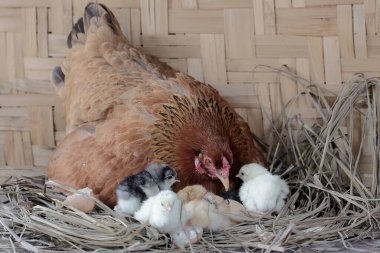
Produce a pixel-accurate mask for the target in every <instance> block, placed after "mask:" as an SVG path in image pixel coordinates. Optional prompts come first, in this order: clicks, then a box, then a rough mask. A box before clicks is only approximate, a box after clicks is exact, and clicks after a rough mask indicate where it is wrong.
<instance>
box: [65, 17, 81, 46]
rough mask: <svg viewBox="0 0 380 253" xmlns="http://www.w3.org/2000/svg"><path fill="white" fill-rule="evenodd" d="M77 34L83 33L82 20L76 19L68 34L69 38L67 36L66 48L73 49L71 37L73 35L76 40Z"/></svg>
mask: <svg viewBox="0 0 380 253" xmlns="http://www.w3.org/2000/svg"><path fill="white" fill-rule="evenodd" d="M78 33H84V23H83V18H80V19H78V21H77V22H76V23H75V25H74V26H73V29H72V30H71V32H70V33H69V36H67V47H68V48H72V47H73V36H74V35H75V36H76V37H77V38H78Z"/></svg>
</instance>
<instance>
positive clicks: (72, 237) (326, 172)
mask: <svg viewBox="0 0 380 253" xmlns="http://www.w3.org/2000/svg"><path fill="white" fill-rule="evenodd" d="M260 67H265V68H269V67H267V66H260ZM270 70H271V71H277V72H278V73H279V75H282V76H286V77H287V78H291V79H295V80H297V81H298V82H299V83H301V84H303V85H304V90H303V91H302V92H301V93H299V94H298V95H297V96H296V97H294V98H293V99H292V100H291V101H290V102H288V103H287V104H286V105H285V104H284V103H283V102H282V112H281V114H280V116H279V118H278V120H276V121H275V122H273V128H272V131H271V135H270V138H269V139H270V143H269V144H267V145H266V144H264V143H263V145H265V148H266V150H267V153H268V160H269V161H270V164H271V166H270V169H271V170H272V172H274V173H275V174H280V175H281V176H282V177H283V178H284V179H286V181H287V182H288V184H289V186H290V188H291V192H292V194H291V197H289V199H288V201H287V204H286V205H285V208H284V209H283V210H282V212H281V213H280V214H279V215H278V216H270V215H264V216H263V215H257V214H255V213H251V215H250V216H249V217H245V220H246V222H244V223H241V224H239V225H236V226H234V227H231V228H229V229H227V230H225V231H218V232H210V231H206V232H205V233H204V234H203V238H202V239H201V241H200V242H198V243H196V244H193V245H192V246H191V248H190V250H193V251H203V252H211V251H212V252H242V251H246V252H249V251H254V250H255V249H260V250H262V251H264V252H270V251H285V250H297V249H300V248H301V249H302V248H303V247H313V249H315V250H318V249H320V248H319V247H326V245H331V243H335V244H336V243H337V242H340V246H343V247H350V243H351V242H352V241H355V240H359V239H362V238H375V237H376V235H378V234H376V233H377V232H379V227H380V222H379V218H380V201H379V199H377V198H378V197H379V195H380V194H379V191H380V189H379V186H380V184H379V174H380V173H379V171H378V169H376V168H379V156H378V154H379V142H380V137H379V136H378V131H377V129H378V127H379V122H378V121H377V119H378V118H379V113H380V112H379V111H378V108H379V105H378V103H379V102H380V101H379V98H380V96H379V95H380V92H379V88H378V87H377V86H378V84H379V81H378V79H367V78H365V77H364V76H362V75H356V76H355V77H354V78H353V79H352V80H351V81H350V82H349V83H347V84H346V85H345V86H344V88H343V89H342V91H341V92H340V94H338V95H336V94H332V93H331V92H329V91H328V90H325V89H323V88H321V87H318V86H315V85H310V84H309V83H308V82H307V80H304V79H301V78H299V77H297V76H296V75H294V74H292V73H291V72H290V71H288V70H286V69H270ZM278 87H279V91H280V94H281V90H282V89H283V88H284V87H282V86H281V83H280V82H279V86H278ZM335 96H336V97H337V98H336V99H334V100H333V99H332V98H333V97H335ZM278 99H281V101H283V99H282V97H281V96H280V98H278ZM299 99H304V100H305V99H306V100H307V103H310V104H312V105H313V107H314V109H315V111H316V112H317V113H318V118H316V120H315V121H314V122H313V123H312V124H306V122H305V121H304V120H303V118H302V117H301V116H300V115H297V114H294V113H292V109H293V108H294V106H293V105H294V103H296V102H297V101H298V100H299ZM355 111H358V112H360V113H361V114H362V116H364V118H365V119H366V120H362V124H363V125H362V128H361V129H362V133H361V134H362V137H364V136H365V135H366V134H369V135H370V136H371V138H370V139H371V143H370V146H371V148H372V151H373V154H374V155H373V168H374V171H373V183H372V187H371V188H370V189H367V188H366V187H365V186H364V185H363V183H362V180H361V179H360V177H359V176H358V174H357V169H358V161H359V158H360V156H361V154H362V149H363V145H364V143H363V140H364V138H361V139H362V143H361V144H360V146H359V147H358V149H355V151H353V150H354V148H353V147H352V138H353V131H348V132H347V131H342V128H341V126H343V125H344V124H346V125H347V124H348V126H349V127H348V128H347V129H352V126H353V120H354V119H353V113H354V112H355ZM264 117H266V115H264ZM368 131H369V132H368ZM44 182H45V181H44V179H43V178H23V179H17V180H14V179H12V180H10V181H8V182H5V183H3V184H2V186H1V189H0V191H1V192H0V199H1V201H2V203H3V204H0V223H1V226H2V227H3V228H2V229H1V235H2V236H1V239H0V248H1V249H6V250H8V251H10V252H12V251H19V250H20V249H23V250H26V251H31V252H54V251H58V250H63V251H65V250H66V251H70V252H73V251H78V252H79V251H93V250H97V252H101V251H106V250H112V251H113V252H118V251H120V252H125V251H148V250H155V251H159V250H171V251H176V252H178V249H173V248H172V246H171V242H170V238H168V237H167V236H165V235H162V234H159V233H158V232H157V231H156V230H155V229H153V228H150V227H147V226H143V225H141V224H139V223H137V222H135V221H133V219H130V218H128V217H122V216H120V215H118V214H117V213H115V212H114V211H113V210H111V209H110V208H108V207H107V206H105V205H104V204H102V203H101V202H99V201H97V202H96V203H97V210H96V211H95V212H92V213H90V214H85V213H82V212H80V211H78V210H75V209H74V208H71V207H66V206H64V205H63V204H62V200H63V199H64V197H65V196H63V195H62V194H59V193H57V192H55V191H54V190H53V189H52V188H50V187H47V186H46V184H45V183H44Z"/></svg>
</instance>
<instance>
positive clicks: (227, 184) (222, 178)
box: [216, 173, 230, 191]
mask: <svg viewBox="0 0 380 253" xmlns="http://www.w3.org/2000/svg"><path fill="white" fill-rule="evenodd" d="M216 176H217V177H218V179H219V180H220V181H221V182H222V184H223V186H224V189H226V191H228V190H229V189H230V179H229V178H228V176H227V177H226V176H222V175H220V174H219V173H216Z"/></svg>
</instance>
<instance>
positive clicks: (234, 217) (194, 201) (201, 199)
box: [178, 185, 247, 231]
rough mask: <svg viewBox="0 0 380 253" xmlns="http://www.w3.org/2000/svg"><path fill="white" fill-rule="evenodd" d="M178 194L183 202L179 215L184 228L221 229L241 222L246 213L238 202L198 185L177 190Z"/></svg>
mask: <svg viewBox="0 0 380 253" xmlns="http://www.w3.org/2000/svg"><path fill="white" fill-rule="evenodd" d="M178 196H179V197H180V199H181V200H183V202H184V203H183V206H182V217H181V219H182V224H183V227H184V229H186V228H188V227H192V228H197V227H202V228H208V229H211V230H214V231H217V230H222V229H225V228H228V227H230V226H232V225H234V224H237V223H239V222H241V221H242V220H244V216H246V215H247V214H246V211H245V208H244V207H243V206H242V205H241V204H240V203H239V202H237V201H234V200H225V199H223V198H222V197H219V196H217V195H215V194H213V193H211V192H207V190H206V189H205V188H204V187H203V186H200V185H192V186H188V187H185V188H184V189H182V190H181V191H179V192H178Z"/></svg>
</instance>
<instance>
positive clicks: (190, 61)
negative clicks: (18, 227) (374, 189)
mask: <svg viewBox="0 0 380 253" xmlns="http://www.w3.org/2000/svg"><path fill="white" fill-rule="evenodd" d="M88 2H89V1H84V0H25V1H23V0H0V59H1V60H2V63H1V64H0V168H8V169H9V168H10V167H11V168H13V169H14V170H16V169H20V170H21V173H22V174H25V175H29V174H30V173H31V171H34V170H32V168H33V167H44V166H46V164H47V162H48V160H49V157H50V156H51V154H52V152H53V151H54V147H55V146H56V145H57V144H58V143H59V141H60V140H61V139H62V138H63V137H64V135H65V115H64V108H63V107H62V105H61V103H60V101H59V99H58V97H57V96H56V95H55V91H54V88H53V86H52V85H51V84H50V81H49V76H50V71H51V69H52V68H53V67H54V66H56V65H59V64H60V63H61V61H62V58H63V57H64V56H65V54H66V53H67V50H68V49H67V47H66V38H67V34H68V33H69V31H70V30H71V28H72V25H73V23H74V22H75V21H76V20H77V19H78V18H79V17H80V16H81V14H82V13H83V9H84V7H85V5H86V4H87V3H88ZM99 2H104V3H106V4H107V6H109V7H110V8H111V9H112V10H113V11H114V13H115V15H116V16H117V18H118V20H119V21H120V23H121V26H122V29H123V31H124V33H125V35H126V36H127V38H128V39H129V40H130V41H131V42H132V43H133V45H135V46H136V47H141V48H142V50H143V51H144V52H146V53H149V54H152V55H155V56H157V57H159V58H160V59H161V60H162V61H164V62H167V63H169V64H170V65H171V66H173V67H174V68H176V69H178V70H180V71H182V72H184V73H188V74H190V75H192V76H194V77H196V78H197V79H199V80H202V81H205V82H207V83H211V84H213V85H214V86H215V87H217V89H218V90H219V91H220V92H221V94H222V95H223V96H225V97H226V98H227V99H228V100H229V101H230V103H231V104H232V105H233V106H234V107H235V108H236V110H237V111H238V112H239V114H241V115H242V116H243V117H244V118H245V119H246V120H247V121H248V122H249V124H250V126H251V129H252V130H253V132H255V133H256V134H257V135H259V136H265V133H266V132H267V131H268V129H270V127H271V122H272V120H274V119H275V118H276V115H278V114H279V113H280V100H279V97H280V92H279V88H278V86H279V81H281V85H282V86H281V87H282V95H283V97H284V99H285V101H288V100H289V99H290V98H291V97H293V96H294V95H296V94H297V93H298V92H299V91H300V85H299V84H298V83H297V82H295V81H292V80H289V79H285V78H280V79H281V80H279V76H278V74H277V73H275V72H273V71H270V70H269V69H268V68H263V67H260V65H268V66H271V67H274V68H280V67H281V66H283V65H286V66H287V68H288V69H289V70H291V71H293V72H295V73H297V74H298V75H300V76H301V77H304V78H306V79H309V80H311V81H312V82H313V83H315V84H318V85H321V86H324V87H326V88H328V89H330V90H332V91H334V92H338V91H339V90H340V89H341V87H342V85H344V84H345V83H346V82H347V81H348V80H349V79H350V78H351V77H352V75H353V74H354V73H356V72H362V73H365V74H366V75H367V76H380V64H379V59H378V58H379V57H380V36H379V30H380V20H379V19H380V15H379V13H380V1H379V0H277V1H275V0H108V1H99ZM297 108H298V109H297V110H296V111H293V113H295V114H302V115H304V116H306V117H307V118H309V119H310V120H314V116H315V112H314V110H313V108H312V107H311V106H310V105H308V104H305V103H302V100H301V101H299V102H298V105H297ZM355 118H356V119H357V122H355V123H354V128H355V129H357V131H358V132H360V127H361V124H360V121H361V120H365V119H364V118H363V117H362V116H361V115H360V114H359V113H357V115H356V116H355ZM355 138H356V139H355ZM355 138H354V139H353V141H354V143H355V142H357V139H358V138H361V136H356V137H355ZM366 138H369V137H368V136H367V137H366ZM368 143H369V141H368ZM363 152H364V156H363V159H362V161H361V165H360V170H361V172H362V174H363V175H364V177H366V178H368V179H369V180H368V182H370V173H371V172H372V160H371V159H372V158H371V152H372V151H371V149H370V147H364V151H363ZM5 166H9V167H5ZM2 171H7V170H6V169H5V170H4V169H2V170H0V174H2V176H4V175H8V174H9V170H8V172H7V174H5V172H2Z"/></svg>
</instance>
